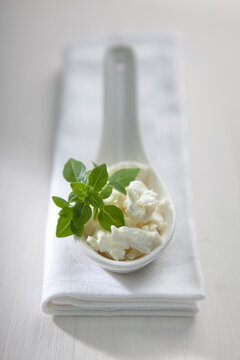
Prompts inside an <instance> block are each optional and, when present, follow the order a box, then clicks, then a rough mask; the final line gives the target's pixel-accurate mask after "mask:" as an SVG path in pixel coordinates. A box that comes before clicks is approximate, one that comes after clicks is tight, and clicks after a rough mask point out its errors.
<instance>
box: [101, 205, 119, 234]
mask: <svg viewBox="0 0 240 360" xmlns="http://www.w3.org/2000/svg"><path fill="white" fill-rule="evenodd" d="M98 221H99V223H100V224H101V226H102V227H103V228H104V229H106V230H108V231H111V225H114V226H116V227H120V226H124V225H125V223H124V217H123V213H122V211H121V210H120V209H119V208H118V207H116V206H114V205H106V206H104V208H103V209H101V210H100V212H99V215H98Z"/></svg>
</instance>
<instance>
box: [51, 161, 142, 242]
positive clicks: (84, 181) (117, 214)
mask: <svg viewBox="0 0 240 360" xmlns="http://www.w3.org/2000/svg"><path fill="white" fill-rule="evenodd" d="M93 166H94V168H93V169H92V170H89V171H87V169H86V166H85V165H84V164H83V163H82V162H81V161H77V160H75V159H69V160H68V161H67V162H66V164H65V166H64V169H63V176H64V178H65V180H67V181H68V182H69V183H70V186H71V189H72V191H71V193H70V194H69V196H68V200H64V199H62V198H60V197H57V196H53V197H52V199H53V201H54V203H55V204H56V205H57V206H58V207H59V208H61V210H60V211H59V213H58V214H59V218H58V222H57V228H56V236H57V237H65V236H70V235H73V234H75V235H77V236H79V237H80V236H82V233H83V230H84V225H85V224H86V223H87V222H88V220H89V219H90V217H91V216H92V215H93V220H94V221H98V222H99V223H100V225H101V226H102V227H103V228H104V229H105V230H108V231H111V226H112V225H114V226H116V227H121V226H124V225H125V223H124V216H123V212H122V211H121V210H120V209H119V208H118V207H117V206H115V205H106V204H105V203H104V199H107V198H108V197H109V196H110V195H111V194H112V190H113V188H114V189H116V190H117V191H119V192H121V193H123V194H125V195H126V189H125V188H126V186H128V185H129V184H130V182H131V181H133V180H135V179H136V176H137V174H138V172H139V169H138V168H134V169H121V170H118V171H116V172H115V173H114V174H113V175H111V176H109V175H108V172H107V167H106V164H101V165H97V164H95V163H93Z"/></svg>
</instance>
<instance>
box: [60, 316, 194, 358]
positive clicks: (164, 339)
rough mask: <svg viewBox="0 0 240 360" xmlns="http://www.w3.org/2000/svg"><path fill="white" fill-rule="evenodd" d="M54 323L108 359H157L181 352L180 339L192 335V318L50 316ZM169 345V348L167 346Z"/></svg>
mask: <svg viewBox="0 0 240 360" xmlns="http://www.w3.org/2000/svg"><path fill="white" fill-rule="evenodd" d="M53 321H54V323H55V324H56V325H57V326H58V327H59V328H60V329H62V330H63V331H64V332H66V333H68V334H69V335H71V336H72V337H73V338H75V339H76V340H77V341H79V342H83V343H85V344H87V345H89V346H91V347H93V348H95V349H96V351H101V352H103V353H107V354H110V355H114V354H115V355H116V354H117V355H118V356H128V357H131V356H132V357H134V358H146V355H149V354H151V357H153V358H160V356H161V353H162V352H163V353H167V354H168V355H171V353H174V354H175V355H176V352H177V351H178V349H179V351H180V350H181V351H182V343H181V339H186V338H187V336H188V334H189V335H190V333H191V332H192V331H193V328H194V324H195V323H196V322H197V319H196V318H194V317H187V318H186V317H179V318H171V317H166V318H164V317H140V316H139V317H134V318H133V317H88V316H86V317H85V316H84V317H71V316H63V317H62V316H54V317H53ZM169 343H171V347H167V344H168V346H169Z"/></svg>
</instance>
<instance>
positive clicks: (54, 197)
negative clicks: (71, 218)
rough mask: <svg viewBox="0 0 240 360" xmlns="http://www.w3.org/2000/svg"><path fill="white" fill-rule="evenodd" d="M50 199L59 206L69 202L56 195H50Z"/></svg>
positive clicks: (66, 204)
mask: <svg viewBox="0 0 240 360" xmlns="http://www.w3.org/2000/svg"><path fill="white" fill-rule="evenodd" d="M52 199H53V201H54V203H55V205H57V206H58V207H60V208H64V207H65V206H69V203H68V202H67V201H66V200H64V199H62V198H60V197H58V196H52Z"/></svg>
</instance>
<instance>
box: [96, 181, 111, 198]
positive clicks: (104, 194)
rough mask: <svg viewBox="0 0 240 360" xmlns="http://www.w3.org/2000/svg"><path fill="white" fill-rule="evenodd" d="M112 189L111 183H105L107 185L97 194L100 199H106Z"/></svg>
mask: <svg viewBox="0 0 240 360" xmlns="http://www.w3.org/2000/svg"><path fill="white" fill-rule="evenodd" d="M112 190H113V187H112V185H110V184H107V185H106V186H105V187H104V188H103V190H102V191H101V192H100V194H99V195H100V196H101V198H102V199H107V198H108V197H109V196H110V195H111V193H112Z"/></svg>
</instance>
